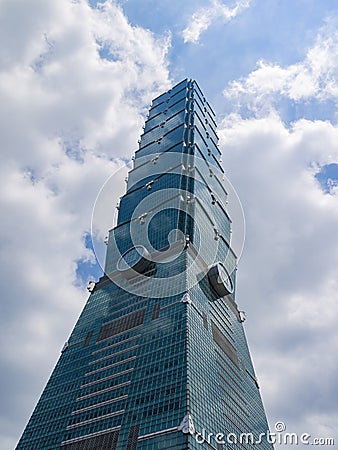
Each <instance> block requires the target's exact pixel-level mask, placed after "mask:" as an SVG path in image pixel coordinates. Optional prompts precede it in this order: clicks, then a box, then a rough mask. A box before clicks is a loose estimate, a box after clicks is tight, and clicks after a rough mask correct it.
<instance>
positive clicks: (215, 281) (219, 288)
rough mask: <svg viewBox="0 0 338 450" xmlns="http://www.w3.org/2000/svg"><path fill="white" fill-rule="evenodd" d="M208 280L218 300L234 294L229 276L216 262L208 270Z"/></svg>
mask: <svg viewBox="0 0 338 450" xmlns="http://www.w3.org/2000/svg"><path fill="white" fill-rule="evenodd" d="M208 279H209V283H210V284H211V286H212V288H213V290H214V291H215V292H216V294H217V295H218V298H220V297H224V296H226V295H229V294H232V293H233V292H234V285H233V283H232V280H231V278H230V275H229V274H228V271H227V270H226V268H225V267H224V265H223V264H222V263H220V262H218V263H216V264H215V265H213V266H212V267H211V268H210V269H209V271H208Z"/></svg>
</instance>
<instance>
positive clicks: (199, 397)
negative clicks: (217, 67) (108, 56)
mask: <svg viewBox="0 0 338 450" xmlns="http://www.w3.org/2000/svg"><path fill="white" fill-rule="evenodd" d="M214 116H215V115H214V112H213V110H212V108H211V106H210V105H209V103H208V102H207V101H206V99H205V97H204V95H203V93H202V92H201V90H200V88H199V86H198V85H197V83H196V82H195V81H194V80H190V79H186V80H184V81H182V82H180V83H179V84H177V85H176V86H174V87H173V88H172V89H171V90H170V91H168V92H165V93H163V94H162V95H160V96H159V97H157V98H156V99H154V100H153V102H152V105H151V108H150V111H149V115H148V117H147V120H146V123H145V127H144V132H143V134H142V136H141V139H140V141H139V148H138V150H137V151H136V153H135V157H134V158H133V159H134V161H133V167H132V169H131V170H130V172H129V175H128V179H127V189H126V192H125V194H124V195H123V196H122V197H121V199H120V203H119V210H118V218H117V224H116V226H114V227H113V228H111V229H110V230H109V234H108V236H107V238H106V240H105V242H106V244H107V251H106V261H105V270H104V272H105V274H104V276H103V277H102V278H100V279H99V280H98V281H97V282H96V283H95V282H91V283H90V284H89V286H88V290H89V291H90V295H89V298H88V300H87V303H86V305H85V307H84V309H83V311H82V313H81V315H80V317H79V319H78V321H77V323H76V325H75V327H74V329H73V331H72V333H71V334H70V337H69V339H68V341H67V342H66V343H65V345H64V347H63V348H62V351H61V355H60V357H59V359H58V361H57V364H56V366H55V368H54V370H53V372H52V374H51V376H50V378H49V380H48V383H47V385H46V387H45V389H44V391H43V393H42V395H41V397H40V399H39V401H38V403H37V405H36V407H35V410H34V412H33V414H32V416H31V418H30V420H29V422H28V424H27V426H26V428H25V430H24V433H23V435H22V437H21V439H20V441H19V443H18V445H17V447H16V449H17V450H160V449H162V450H188V449H196V450H210V449H214V450H220V449H224V450H237V449H241V450H242V449H245V450H249V449H250V450H254V449H255V450H257V449H260V450H271V449H272V445H271V444H270V443H269V442H268V439H267V433H268V424H267V420H266V416H265V412H264V408H263V404H262V400H261V396H260V391H259V386H258V382H257V378H256V375H255V372H254V368H253V365H252V362H251V358H250V353H249V350H248V346H247V342H246V337H245V333H244V330H243V322H244V320H245V315H244V313H243V311H240V310H239V309H238V307H237V303H236V298H235V291H236V269H237V259H238V256H239V255H238V254H236V253H237V251H236V250H237V249H236V248H234V245H233V242H234V240H233V238H234V235H235V234H236V230H237V228H236V220H235V218H234V217H231V213H230V210H231V208H230V207H229V206H230V205H229V204H228V200H230V199H229V198H228V197H229V191H228V188H227V187H226V186H225V184H224V173H223V169H222V167H221V165H220V157H221V154H220V150H219V148H218V138H217V135H216V131H215V130H216V123H215V118H214ZM109 213H110V212H109V211H108V214H109ZM111 226H113V224H111Z"/></svg>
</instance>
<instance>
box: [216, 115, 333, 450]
mask: <svg viewBox="0 0 338 450" xmlns="http://www.w3.org/2000/svg"><path fill="white" fill-rule="evenodd" d="M218 131H219V136H220V139H221V148H222V151H223V161H224V167H225V168H226V171H227V173H229V176H230V179H231V181H232V183H233V184H234V186H235V187H236V189H237V190H238V193H239V197H240V199H241V200H242V202H243V207H244V212H245V216H246V222H247V238H246V244H245V247H244V253H243V257H242V259H241V261H240V263H239V270H238V283H237V301H238V303H239V306H240V307H241V308H243V309H245V310H246V312H247V317H248V320H247V322H246V323H245V326H246V330H247V335H248V342H249V344H250V346H251V348H255V350H256V352H257V354H256V352H255V354H254V355H253V358H254V362H255V366H256V369H257V373H258V376H259V378H260V382H261V383H260V384H261V386H262V394H263V397H264V400H265V405H266V408H267V415H268V418H269V421H270V425H271V427H272V428H273V425H274V423H275V422H276V421H278V420H279V421H280V420H282V421H284V422H285V423H286V425H287V431H289V432H292V431H294V432H298V433H300V434H301V433H310V434H311V435H312V436H313V437H325V436H326V437H335V438H336V439H337V438H338V436H337V434H336V421H337V418H338V408H337V405H336V402H335V401H334V398H335V397H336V392H337V382H336V375H335V374H336V373H337V370H338V358H337V331H336V330H337V316H338V283H337V280H338V252H337V248H338V241H337V233H336V230H337V229H338V196H337V194H334V193H332V195H330V194H326V193H324V192H323V191H322V189H321V187H320V185H319V183H318V181H317V180H316V178H315V176H314V175H315V173H316V172H317V171H318V170H319V168H320V167H321V166H322V165H325V164H328V163H331V162H333V161H338V149H337V144H336V142H337V139H338V126H334V125H332V124H331V123H329V122H324V121H309V120H299V121H297V122H296V123H294V124H293V125H292V126H291V127H290V128H289V129H288V128H286V127H285V126H284V125H283V123H282V121H281V120H280V118H279V116H278V115H277V114H271V115H269V116H266V117H264V118H260V119H255V118H253V119H246V120H245V119H242V118H241V117H240V116H238V115H232V116H228V117H227V118H226V119H225V120H224V121H223V123H221V124H220V126H219V130H218ZM283 448H285V447H283Z"/></svg>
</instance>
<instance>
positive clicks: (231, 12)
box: [182, 0, 250, 44]
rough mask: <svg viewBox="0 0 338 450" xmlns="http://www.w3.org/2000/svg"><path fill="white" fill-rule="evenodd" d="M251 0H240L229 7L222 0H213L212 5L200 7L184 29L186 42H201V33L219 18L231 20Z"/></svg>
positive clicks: (183, 34) (247, 5)
mask: <svg viewBox="0 0 338 450" xmlns="http://www.w3.org/2000/svg"><path fill="white" fill-rule="evenodd" d="M249 5H250V0H238V1H237V3H236V5H235V6H234V7H232V8H231V7H229V6H227V5H225V4H224V3H222V2H221V1H220V0H211V2H210V5H209V6H206V7H204V8H200V9H198V10H197V11H196V12H195V13H194V14H193V16H192V19H191V21H189V25H188V26H187V27H186V28H185V29H184V30H183V31H182V36H183V40H184V42H185V43H187V42H192V43H193V44H196V43H198V42H199V39H200V36H201V34H202V33H203V32H204V31H206V30H207V29H208V28H209V27H210V26H211V25H212V24H213V23H214V22H216V21H217V20H220V21H223V22H229V21H230V20H232V19H233V18H234V17H236V16H237V15H238V14H239V13H240V12H241V11H243V10H244V9H246V8H248V7H249Z"/></svg>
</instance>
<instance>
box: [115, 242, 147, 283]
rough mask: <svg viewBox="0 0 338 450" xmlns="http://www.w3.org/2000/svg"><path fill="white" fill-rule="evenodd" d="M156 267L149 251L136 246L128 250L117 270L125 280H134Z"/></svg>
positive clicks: (118, 263) (121, 258)
mask: <svg viewBox="0 0 338 450" xmlns="http://www.w3.org/2000/svg"><path fill="white" fill-rule="evenodd" d="M153 267H154V263H153V262H152V261H150V255H149V253H148V250H147V249H146V248H145V247H143V245H136V246H135V247H132V248H130V249H129V250H127V251H126V252H125V253H123V255H122V256H121V257H120V259H119V260H118V262H117V270H118V271H119V272H120V273H121V274H122V275H123V276H124V277H125V278H133V277H135V276H137V275H139V274H142V273H145V272H147V271H148V270H150V269H152V268H153Z"/></svg>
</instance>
